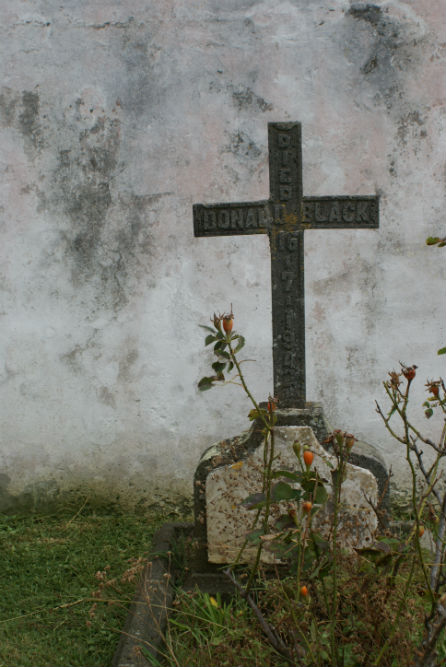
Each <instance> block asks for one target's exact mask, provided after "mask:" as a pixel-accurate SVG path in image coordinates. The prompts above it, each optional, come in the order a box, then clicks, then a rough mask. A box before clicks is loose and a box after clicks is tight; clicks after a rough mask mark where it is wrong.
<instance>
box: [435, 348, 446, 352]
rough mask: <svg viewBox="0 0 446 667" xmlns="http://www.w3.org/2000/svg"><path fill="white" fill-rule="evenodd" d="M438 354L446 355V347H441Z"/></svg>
mask: <svg viewBox="0 0 446 667" xmlns="http://www.w3.org/2000/svg"><path fill="white" fill-rule="evenodd" d="M437 354H446V347H440V349H439V350H438V352H437Z"/></svg>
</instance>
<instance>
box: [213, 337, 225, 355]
mask: <svg viewBox="0 0 446 667" xmlns="http://www.w3.org/2000/svg"><path fill="white" fill-rule="evenodd" d="M217 338H218V336H217ZM226 345H227V343H226V341H224V340H219V341H218V343H215V345H214V352H215V354H217V351H218V350H224V349H225V347H226Z"/></svg>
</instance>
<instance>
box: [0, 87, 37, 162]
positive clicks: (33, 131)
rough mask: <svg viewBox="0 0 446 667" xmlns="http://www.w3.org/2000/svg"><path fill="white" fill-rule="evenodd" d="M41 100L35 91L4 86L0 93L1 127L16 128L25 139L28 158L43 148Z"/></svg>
mask: <svg viewBox="0 0 446 667" xmlns="http://www.w3.org/2000/svg"><path fill="white" fill-rule="evenodd" d="M39 111H40V99H39V92H38V88H36V89H35V90H23V91H21V92H19V91H15V90H13V89H12V88H9V87H7V86H4V87H3V88H2V89H1V92H0V126H2V127H14V128H15V129H17V130H18V131H19V132H20V134H21V135H22V137H23V140H24V147H25V151H26V153H27V155H28V156H30V155H31V153H32V149H34V150H40V149H41V148H42V146H43V138H42V131H41V127H40V118H39Z"/></svg>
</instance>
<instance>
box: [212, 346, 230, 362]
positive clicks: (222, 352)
mask: <svg viewBox="0 0 446 667" xmlns="http://www.w3.org/2000/svg"><path fill="white" fill-rule="evenodd" d="M214 352H215V354H216V356H217V357H221V358H222V359H227V360H228V361H230V359H231V357H230V355H229V352H226V350H220V349H218V350H216V349H215V348H214Z"/></svg>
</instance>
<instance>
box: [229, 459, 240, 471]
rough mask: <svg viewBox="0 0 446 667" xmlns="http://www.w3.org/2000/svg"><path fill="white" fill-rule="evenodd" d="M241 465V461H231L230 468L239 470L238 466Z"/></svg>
mask: <svg viewBox="0 0 446 667" xmlns="http://www.w3.org/2000/svg"><path fill="white" fill-rule="evenodd" d="M242 466H243V461H237V463H233V464H232V466H231V468H232V469H233V470H240V468H241V467H242Z"/></svg>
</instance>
